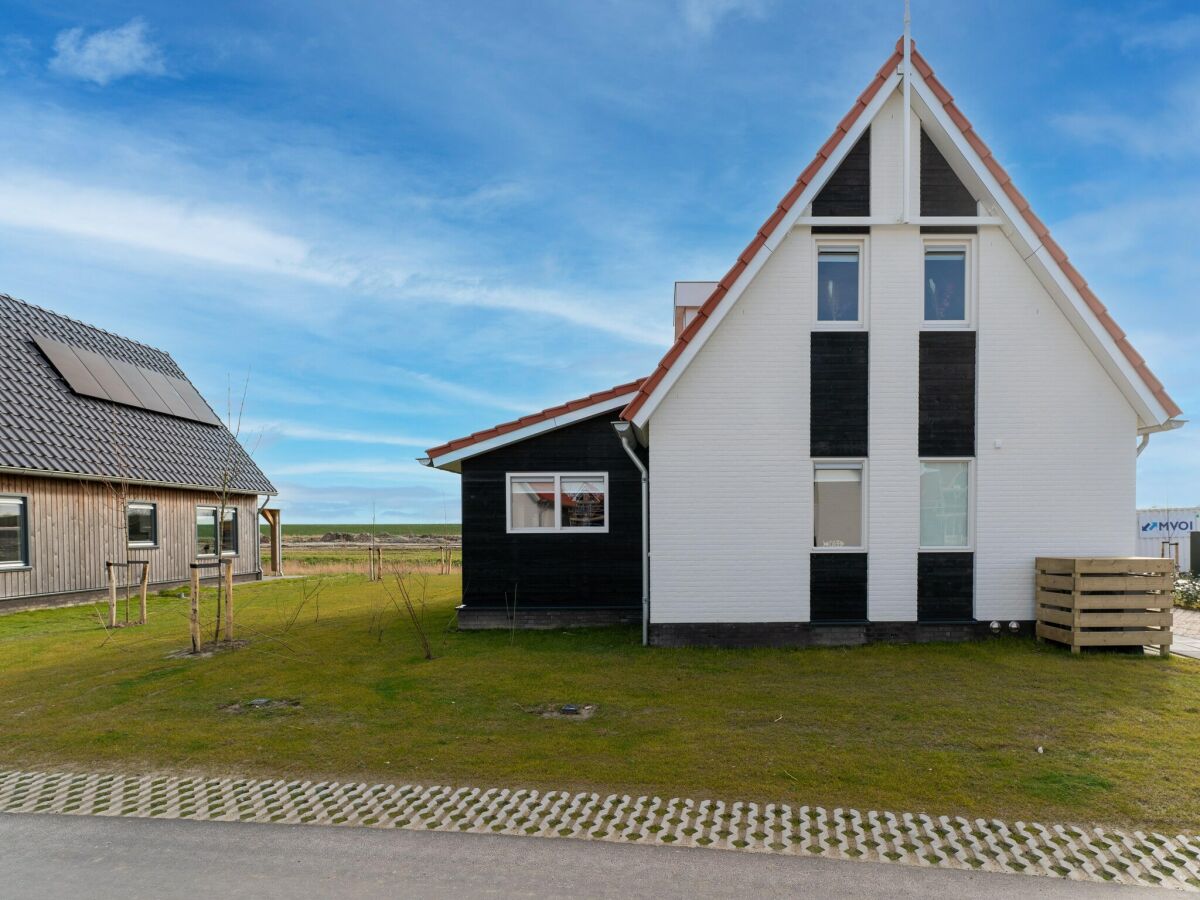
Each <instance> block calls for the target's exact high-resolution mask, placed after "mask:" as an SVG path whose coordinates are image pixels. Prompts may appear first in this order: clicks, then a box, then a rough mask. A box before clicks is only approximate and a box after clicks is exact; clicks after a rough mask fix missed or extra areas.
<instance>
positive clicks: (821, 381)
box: [809, 331, 870, 458]
mask: <svg viewBox="0 0 1200 900" xmlns="http://www.w3.org/2000/svg"><path fill="white" fill-rule="evenodd" d="M869 339H870V338H869V335H868V333H867V332H865V331H814V332H813V333H812V344H811V347H810V350H809V394H810V396H809V429H810V431H809V443H810V445H811V446H810V448H809V456H814V457H822V456H825V457H828V456H834V457H839V456H840V457H851V458H854V457H860V456H866V455H867V409H868V390H867V379H868V356H869V352H870V351H869Z"/></svg>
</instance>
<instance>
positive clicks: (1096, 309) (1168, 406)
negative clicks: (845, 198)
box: [621, 38, 1182, 421]
mask: <svg viewBox="0 0 1200 900" xmlns="http://www.w3.org/2000/svg"><path fill="white" fill-rule="evenodd" d="M903 54H904V39H903V38H900V40H898V41H897V42H896V48H895V51H894V52H893V53H892V55H891V56H890V57H888V60H887V62H885V63H884V64H883V65H882V66H880V68H879V71H878V72H876V73H875V77H874V78H873V79H872V80H871V83H870V84H869V85H867V87H866V89H864V90H863V92H862V93H861V94H860V95H859V97H858V100H856V101H855V103H854V105H853V106H852V107H851V108H850V112H849V113H847V114H846V116H844V117H843V118H842V121H841V122H839V123H838V128H837V130H836V131H835V132H834V133H833V135H832V136H831V137H830V138H829V140H828V141H826V142H825V144H824V145H822V147H821V150H820V151H819V152H818V153H817V155H816V157H815V158H814V159H813V161H812V162H811V163H809V164H808V167H807V168H806V169H805V170H804V171H803V172H802V173H801V174H800V178H799V179H798V180H797V181H796V184H794V185H793V186H792V187H791V188H790V189H789V190H788V192H787V193H786V194H785V195H784V197H783V199H782V200H780V201H779V205H778V206H777V207H776V210H775V211H774V212H773V213H772V214H771V216H770V217H769V218H768V219H767V221H766V222H765V223H763V226H762V227H761V228H760V229H759V230H758V232H757V237H756V240H755V241H753V242H751V244H750V246H749V247H747V248H746V250H745V251H743V252H742V254H741V255H740V256H739V258H738V261H737V262H736V263H735V264H734V266H733V268H731V269H730V270H729V272H728V273H727V274H726V275H725V277H724V278H722V279H721V281H720V283H719V284H718V285H717V288H716V290H714V291H713V293H712V294H711V295H710V296H709V298H708V300H706V301H705V303H704V305H703V306H702V307H701V309H700V313H699V315H698V316H697V317H696V318H695V319H694V320H693V322H692V325H691V326H689V328H687V329H685V331H684V333H683V334H681V335H680V336H679V339H678V340H677V341H676V342H675V344H674V345H673V346H672V347H671V349H670V350H668V351H667V353H666V355H665V356H664V357H663V359H662V361H661V362H660V363H659V364H658V367H657V368H655V370H654V371H653V372H652V373H651V374H650V376H649V377H648V378H645V379H643V381H642V383H641V386H640V387H639V388H638V392H637V394H636V396H634V398H633V400H631V401H630V402H629V405H628V406H626V407H625V409H624V410H623V411H622V412H621V418H622V419H625V420H627V421H628V420H631V419H633V417H634V416H636V415H637V413H638V410H640V409H641V408H642V407H643V406H644V405H645V404H646V401H647V400H649V399H650V395H651V394H652V393H653V392H654V390H655V388H657V387H658V386H659V384H661V383H662V380H663V379H664V378H665V377H666V375H667V372H668V370H669V369H670V368H671V366H672V365H673V364H674V363H675V361H676V360H677V359H678V358H679V356H680V355H681V354H682V353H683V349H684V347H685V346H686V345H687V343H688V341H690V340H691V339H692V338H693V337H694V336H695V333H696V332H697V331H699V329H700V326H701V324H702V323H703V321H704V320H705V319H707V318H708V317H709V316H710V315H712V313H713V311H714V310H715V309H716V307H717V305H718V304H719V303H720V302H721V300H723V299H724V297H725V296H726V294H728V292H729V290H730V288H732V287H733V282H734V281H735V280H736V279H737V277H738V276H739V275H741V273H742V272H743V271H745V269H746V268H747V267H748V266H749V264H750V263H751V262H752V261H753V259H754V256H755V255H757V253H758V252H759V251H760V250H761V249H762V247H763V245H764V244H765V242H766V241H767V240H769V239H770V237H771V235H772V234H774V232H775V230H776V229H777V228H778V227H779V224H780V223H781V222H782V221H783V218H784V216H785V215H786V213H787V212H788V211H789V210H790V209H791V208H792V206H793V205H794V204H795V202H796V201H797V200H798V199H799V198H800V195H801V194H802V193H803V192H804V189H805V188H806V187H807V186H808V185H809V183H811V181H812V179H813V178H814V177H815V176H816V174H817V172H818V171H820V169H821V166H822V165H824V164H825V161H826V160H827V159H828V158H829V156H830V155H832V154H833V152H834V150H836V149H837V146H838V144H839V143H840V142H841V140H842V138H844V137H845V136H846V134H847V133H848V132H849V129H850V128H851V127H852V126H853V124H854V123H855V122H856V121H858V117H859V116H860V115H862V113H863V111H864V110H865V109H866V107H867V105H868V104H869V103H870V102H871V100H872V99H873V98H874V96H875V95H876V94H877V93H878V92H879V90H880V89H881V88H882V87H883V83H884V82H885V81H886V80H887V78H888V77H889V75H890V74H891V72H892V71H894V70H895V67H896V65H897V64H899V63H900V62H901V61H902V60H903V58H904V55H903ZM912 64H913V67H914V68H915V69H916V70H917V71H918V72H919V73H921V77H922V78H924V79H925V81H926V83H927V84H928V85H929V87H930V89H931V90H932V91H933V93H934V95H935V96H936V97H937V98H938V101H939V102H940V103H941V104H942V106H943V108H944V109H945V110H946V113H947V115H949V116H950V119H951V120H952V121H953V122H954V123H955V125H956V126H957V127H958V128H959V129H961V130H962V132H963V135H964V137H965V138H966V140H967V142H968V143H970V145H971V147H972V148H973V149H974V150H975V152H976V153H978V154H979V157H980V159H982V160H983V163H984V165H985V166H987V168H988V170H989V171H990V172H991V173H992V175H993V177H995V179H996V181H997V182H999V184H1000V186H1001V187H1002V188H1003V189H1004V192H1005V193H1006V194H1008V196H1009V198H1010V199H1011V200H1012V202H1013V204H1014V205H1015V206H1016V207H1017V209H1018V210H1019V211H1020V213H1021V216H1022V217H1023V218H1024V219H1025V221H1026V222H1027V223H1028V224H1029V226H1030V228H1032V229H1033V231H1034V233H1035V234H1037V236H1038V239H1039V240H1041V241H1042V243H1043V246H1044V247H1045V248H1046V250H1047V252H1048V253H1049V254H1050V256H1051V258H1053V259H1054V260H1055V262H1057V263H1058V265H1059V266H1060V267H1061V268H1062V270H1063V273H1064V274H1065V275H1066V276H1067V278H1068V280H1070V281H1071V283H1072V284H1074V285H1075V286H1076V288H1078V289H1079V291H1080V294H1081V295H1082V297H1083V299H1084V302H1085V303H1087V305H1088V307H1089V308H1091V310H1092V312H1093V313H1094V314H1095V315H1096V317H1097V319H1098V320H1099V322H1100V324H1101V325H1102V326H1103V328H1104V329H1105V330H1106V331H1107V332H1108V334H1109V335H1110V336H1111V337H1112V339H1113V341H1114V342H1115V343H1116V345H1117V348H1118V349H1119V350H1120V351H1121V353H1122V354H1123V355H1124V356H1125V358H1126V359H1127V360H1128V361H1129V363H1130V364H1131V365H1132V366H1133V368H1134V371H1135V372H1136V373H1137V374H1138V376H1139V377H1140V378H1141V379H1142V381H1143V382H1144V383H1145V385H1146V387H1148V388H1149V389H1150V391H1151V393H1152V394H1153V395H1154V397H1155V399H1157V400H1158V402H1159V403H1161V404H1162V407H1163V409H1164V411H1165V412H1166V413H1167V415H1168V416H1178V415H1179V414H1180V413H1181V412H1182V410H1181V409H1180V408H1179V405H1178V404H1176V403H1175V401H1174V400H1172V399H1171V396H1170V394H1168V393H1167V392H1166V390H1165V389H1164V388H1163V386H1162V383H1161V382H1160V381H1159V380H1158V379H1157V378H1155V377H1154V375H1153V373H1151V371H1150V370H1149V368H1147V366H1146V363H1145V361H1144V360H1143V359H1142V357H1141V356H1140V355H1139V354H1138V352H1137V351H1136V350H1134V349H1133V346H1132V345H1131V344H1130V343H1129V340H1128V339H1127V338H1126V337H1125V333H1124V332H1123V331H1122V330H1121V329H1120V328H1119V327H1118V326H1117V323H1116V322H1115V321H1113V319H1112V316H1110V315H1108V312H1107V310H1105V308H1104V305H1103V304H1102V303H1101V302H1100V301H1099V300H1098V299H1097V298H1096V296H1095V294H1093V293H1092V292H1091V290H1090V289H1089V288H1088V286H1087V282H1086V281H1084V280H1083V276H1082V275H1080V274H1079V272H1078V271H1077V270H1076V269H1075V267H1074V266H1072V265H1071V263H1070V261H1069V260H1068V259H1067V254H1066V252H1065V251H1064V250H1063V249H1062V247H1060V246H1059V245H1058V242H1057V241H1055V240H1054V239H1053V238H1052V237H1051V236H1050V230H1049V229H1048V228H1047V227H1046V226H1045V224H1043V222H1042V220H1041V219H1039V218H1038V217H1037V216H1036V215H1035V214H1034V212H1033V210H1031V209H1030V207H1029V201H1028V200H1026V199H1025V197H1024V196H1023V195H1022V194H1021V192H1020V191H1018V190H1017V188H1016V185H1014V184H1013V183H1012V178H1011V177H1009V174H1008V172H1006V171H1005V169H1004V167H1003V166H1002V165H1000V163H999V162H998V161H997V160H996V158H995V156H993V155H992V151H991V149H990V148H989V147H988V145H987V144H986V143H985V142H984V140H983V138H981V137H980V136H979V135H978V133H977V132H975V130H974V128H973V127H972V125H971V122H970V121H969V120H968V119H967V117H966V116H965V115H963V114H962V112H961V111H960V110H959V109H958V107H957V106H956V105H955V103H954V98H953V97H952V96H951V95H950V92H949V91H948V90H946V87H945V86H944V85H943V84H942V83H941V82H940V81H938V79H937V76H936V75H934V73H933V68H932V67H931V66H930V65H929V63H928V62H926V61H925V58H924V57H923V56H921V54H920V53H919V52H917V43H916V41H913V42H912ZM755 244H757V246H755ZM751 248H753V250H752V249H751Z"/></svg>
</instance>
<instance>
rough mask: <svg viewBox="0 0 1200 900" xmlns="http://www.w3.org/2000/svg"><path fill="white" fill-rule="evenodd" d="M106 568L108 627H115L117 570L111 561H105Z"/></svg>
mask: <svg viewBox="0 0 1200 900" xmlns="http://www.w3.org/2000/svg"><path fill="white" fill-rule="evenodd" d="M104 568H106V569H108V627H109V628H116V627H117V570H116V567H115V566H113V564H112V563H105V564H104Z"/></svg>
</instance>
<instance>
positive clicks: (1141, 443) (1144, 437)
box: [1137, 431, 1150, 456]
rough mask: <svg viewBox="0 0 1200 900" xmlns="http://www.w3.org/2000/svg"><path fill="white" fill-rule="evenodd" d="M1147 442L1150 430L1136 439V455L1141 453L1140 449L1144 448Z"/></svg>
mask: <svg viewBox="0 0 1200 900" xmlns="http://www.w3.org/2000/svg"><path fill="white" fill-rule="evenodd" d="M1148 443H1150V432H1148V431H1147V432H1146V433H1144V434H1143V435H1142V436H1141V437H1140V438H1139V439H1138V448H1137V455H1138V456H1141V455H1142V451H1143V450H1145V449H1146V445H1147V444H1148Z"/></svg>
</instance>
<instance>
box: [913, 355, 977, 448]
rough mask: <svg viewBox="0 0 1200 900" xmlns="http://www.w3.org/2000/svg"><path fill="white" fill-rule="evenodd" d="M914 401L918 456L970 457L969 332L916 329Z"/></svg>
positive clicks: (971, 367) (971, 375)
mask: <svg viewBox="0 0 1200 900" xmlns="http://www.w3.org/2000/svg"><path fill="white" fill-rule="evenodd" d="M920 340H921V346H920V363H919V368H920V390H919V398H918V401H917V405H918V408H919V417H918V419H919V421H918V426H917V438H918V441H917V442H918V452H919V453H920V455H921V456H926V457H928V456H966V457H971V456H974V455H975V332H973V331H922V332H921V339H920Z"/></svg>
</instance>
